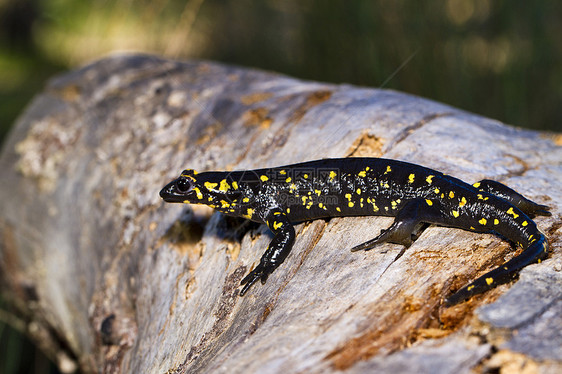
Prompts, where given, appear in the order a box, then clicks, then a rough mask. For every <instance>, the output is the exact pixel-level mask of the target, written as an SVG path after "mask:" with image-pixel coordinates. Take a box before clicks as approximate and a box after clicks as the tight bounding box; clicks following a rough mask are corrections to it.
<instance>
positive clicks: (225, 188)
mask: <svg viewBox="0 0 562 374" xmlns="http://www.w3.org/2000/svg"><path fill="white" fill-rule="evenodd" d="M229 188H230V185H229V184H228V182H227V181H226V179H223V180H222V181H221V184H220V186H219V190H221V191H224V192H226V191H228V189H229Z"/></svg>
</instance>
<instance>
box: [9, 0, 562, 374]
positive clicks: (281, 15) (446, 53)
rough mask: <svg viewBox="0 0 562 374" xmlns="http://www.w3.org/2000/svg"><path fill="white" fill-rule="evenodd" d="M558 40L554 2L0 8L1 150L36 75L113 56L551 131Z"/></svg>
mask: <svg viewBox="0 0 562 374" xmlns="http://www.w3.org/2000/svg"><path fill="white" fill-rule="evenodd" d="M561 35H562V2H560V1H555V0H552V1H535V2H529V1H524V0H512V1H507V0H505V1H492V0H443V1H437V0H427V1H414V0H411V1H400V0H371V1H368V0H358V1H343V0H340V1H337V0H322V1H321V0H286V1H282V0H261V1H258V0H191V1H176V0H152V1H149V0H117V1H103V0H98V1H84V0H0V103H1V104H0V141H1V140H2V139H3V138H4V136H5V135H6V133H7V131H8V130H9V128H10V126H11V125H12V124H13V122H14V120H15V119H16V117H17V116H18V115H19V114H20V113H21V112H22V110H23V109H24V107H25V105H26V104H27V103H29V101H30V100H31V98H32V97H33V95H35V94H37V93H38V92H40V91H41V90H42V87H44V85H45V82H46V80H47V79H48V78H49V77H52V76H53V75H54V74H57V73H59V72H63V71H67V70H69V69H73V68H75V67H77V66H79V65H81V64H84V63H86V62H88V61H91V60H93V59H97V58H100V57H102V56H104V55H107V54H108V53H111V52H114V51H142V52H150V53H155V54H158V55H164V56H168V57H171V58H178V59H187V58H203V59H209V60H215V61H223V62H225V63H230V64H238V65H242V66H247V67H256V68H261V69H268V70H273V71H277V72H282V73H286V74H288V75H292V76H295V77H298V78H304V79H313V80H319V81H325V82H335V83H351V84H356V85H362V86H369V87H381V86H382V87H385V88H392V89H396V90H399V91H402V92H407V93H411V94H415V95H419V96H423V97H426V98H431V99H434V100H437V101H440V102H443V103H447V104H450V105H452V106H455V107H458V108H461V109H465V110H468V111H471V112H475V113H478V114H481V115H484V116H486V117H491V118H495V119H498V120H501V121H503V122H506V123H509V124H513V125H516V126H521V127H527V128H532V129H537V130H550V131H562V109H561V108H562V64H561V61H562V58H561V57H562V43H561V42H560V36H561ZM0 302H1V300H0ZM13 336H15V338H14V337H13ZM0 344H1V348H0V372H2V373H17V372H34V373H45V372H54V371H53V369H52V367H51V368H49V366H48V365H45V364H43V362H44V361H43V360H44V359H42V358H40V356H39V354H38V353H36V352H33V351H31V353H29V350H28V349H27V344H28V343H25V341H24V340H22V339H21V337H20V336H18V335H16V333H15V332H14V331H13V330H12V329H11V328H9V327H7V326H5V325H0ZM24 348H25V349H24ZM20 351H24V353H23V354H19V353H18V352H20Z"/></svg>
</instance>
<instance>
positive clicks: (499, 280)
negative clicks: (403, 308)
mask: <svg viewBox="0 0 562 374" xmlns="http://www.w3.org/2000/svg"><path fill="white" fill-rule="evenodd" d="M547 251H548V243H547V241H546V237H545V236H544V235H543V234H542V233H540V232H539V235H538V238H537V239H536V240H533V241H532V242H531V243H530V244H529V246H528V247H527V248H526V249H525V250H524V251H523V252H522V253H521V254H520V255H519V256H517V257H515V258H512V259H511V260H509V261H508V262H506V263H505V264H503V265H501V266H500V267H498V268H496V269H494V270H492V271H490V272H489V273H486V274H484V275H483V276H481V277H480V278H478V279H476V280H475V281H474V282H472V283H470V284H468V285H466V286H464V287H463V288H461V289H460V290H458V291H457V292H455V293H454V294H453V295H452V296H450V297H449V298H447V299H445V305H446V306H453V305H455V304H458V303H461V302H463V301H465V300H467V299H469V298H470V297H472V296H474V295H477V294H480V293H483V292H485V291H488V290H490V289H492V288H494V287H496V286H499V285H500V284H504V283H508V282H510V281H511V280H513V279H515V278H516V277H517V274H518V273H519V271H520V270H521V269H522V268H524V267H525V266H527V265H529V264H532V263H535V262H540V261H541V260H542V259H544V258H545V257H546V255H547Z"/></svg>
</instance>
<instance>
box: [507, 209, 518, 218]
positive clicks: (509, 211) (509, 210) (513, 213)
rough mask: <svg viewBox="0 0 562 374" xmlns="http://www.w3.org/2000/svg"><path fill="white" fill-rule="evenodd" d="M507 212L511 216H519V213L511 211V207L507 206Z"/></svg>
mask: <svg viewBox="0 0 562 374" xmlns="http://www.w3.org/2000/svg"><path fill="white" fill-rule="evenodd" d="M507 214H511V215H512V216H513V218H517V217H519V214H517V213H515V212H514V211H513V208H509V209H508V210H507Z"/></svg>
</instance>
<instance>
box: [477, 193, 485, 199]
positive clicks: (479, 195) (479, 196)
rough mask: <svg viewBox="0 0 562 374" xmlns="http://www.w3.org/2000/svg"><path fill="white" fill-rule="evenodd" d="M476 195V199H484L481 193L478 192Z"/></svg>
mask: <svg viewBox="0 0 562 374" xmlns="http://www.w3.org/2000/svg"><path fill="white" fill-rule="evenodd" d="M476 196H478V200H484V196H482V194H481V193H479V194H478V195H476Z"/></svg>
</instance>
